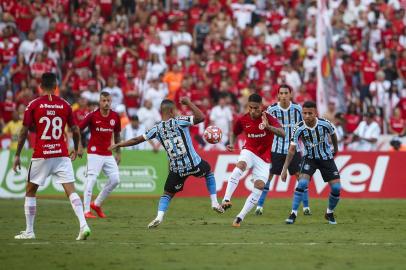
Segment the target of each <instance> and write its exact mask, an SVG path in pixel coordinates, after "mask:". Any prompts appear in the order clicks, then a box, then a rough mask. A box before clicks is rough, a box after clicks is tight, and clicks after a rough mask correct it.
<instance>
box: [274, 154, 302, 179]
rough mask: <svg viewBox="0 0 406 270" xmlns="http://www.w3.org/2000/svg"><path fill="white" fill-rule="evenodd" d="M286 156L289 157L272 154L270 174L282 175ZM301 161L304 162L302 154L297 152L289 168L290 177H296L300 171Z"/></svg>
mask: <svg viewBox="0 0 406 270" xmlns="http://www.w3.org/2000/svg"><path fill="white" fill-rule="evenodd" d="M286 156H287V155H285V154H278V153H272V156H271V169H270V170H269V173H270V174H273V175H281V173H282V169H283V164H284V163H285V159H286ZM301 161H302V157H301V156H300V153H299V152H297V151H296V153H295V155H294V156H293V158H292V161H291V162H290V164H289V167H288V171H289V174H290V175H295V174H296V173H297V172H299V171H300V162H301Z"/></svg>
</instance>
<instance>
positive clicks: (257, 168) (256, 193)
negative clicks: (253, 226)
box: [233, 155, 270, 227]
mask: <svg viewBox="0 0 406 270" xmlns="http://www.w3.org/2000/svg"><path fill="white" fill-rule="evenodd" d="M253 164H254V165H253V170H252V177H253V178H254V179H255V182H254V188H253V189H252V192H251V194H250V195H249V196H248V198H247V200H246V201H245V204H244V206H243V208H242V210H241V212H240V213H239V214H238V215H237V217H236V218H235V220H234V222H233V226H234V227H239V226H240V224H241V221H243V220H244V218H245V216H246V215H247V214H248V213H249V212H250V211H251V210H252V208H254V207H255V206H256V205H257V203H258V200H259V198H260V197H261V194H262V191H263V189H264V187H265V183H266V182H267V180H268V178H269V168H270V164H269V163H266V162H265V161H264V160H262V159H261V158H260V157H258V156H256V155H254V156H253Z"/></svg>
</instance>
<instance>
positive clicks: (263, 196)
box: [255, 165, 273, 216]
mask: <svg viewBox="0 0 406 270" xmlns="http://www.w3.org/2000/svg"><path fill="white" fill-rule="evenodd" d="M271 166H272V165H271ZM272 178H273V174H272V173H270V174H269V178H268V181H267V182H266V184H265V187H264V190H262V194H261V197H259V200H258V205H257V209H255V215H257V216H261V215H262V214H263V213H264V203H265V199H266V196H267V195H268V192H269V187H270V186H271V181H272Z"/></svg>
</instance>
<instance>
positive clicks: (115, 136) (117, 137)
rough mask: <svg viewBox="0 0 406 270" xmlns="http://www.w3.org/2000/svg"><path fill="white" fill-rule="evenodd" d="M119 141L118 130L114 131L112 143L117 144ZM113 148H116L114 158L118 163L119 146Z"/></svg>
mask: <svg viewBox="0 0 406 270" xmlns="http://www.w3.org/2000/svg"><path fill="white" fill-rule="evenodd" d="M120 141H121V137H120V132H117V131H115V132H114V144H118V143H120ZM115 150H116V155H115V159H116V162H117V164H119V163H120V161H121V150H120V147H117V148H116V149H115Z"/></svg>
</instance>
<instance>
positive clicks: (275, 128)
mask: <svg viewBox="0 0 406 270" xmlns="http://www.w3.org/2000/svg"><path fill="white" fill-rule="evenodd" d="M271 119H274V118H273V117H272V118H271ZM262 123H263V124H264V125H265V129H267V130H269V131H271V132H272V133H273V134H275V135H276V136H279V137H285V130H284V129H283V128H282V127H281V126H280V124H279V122H278V121H277V120H276V119H275V121H274V122H273V120H272V122H271V123H269V120H268V116H267V113H266V112H263V113H262Z"/></svg>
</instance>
